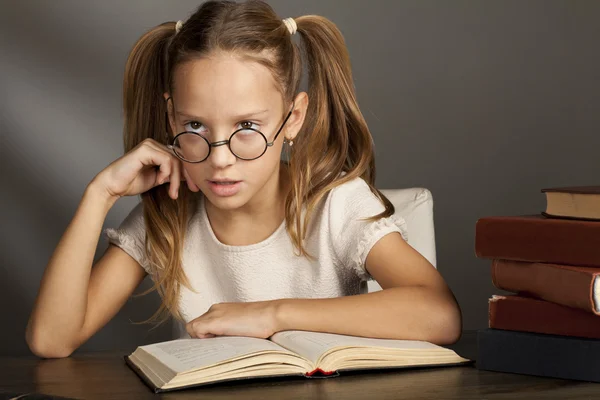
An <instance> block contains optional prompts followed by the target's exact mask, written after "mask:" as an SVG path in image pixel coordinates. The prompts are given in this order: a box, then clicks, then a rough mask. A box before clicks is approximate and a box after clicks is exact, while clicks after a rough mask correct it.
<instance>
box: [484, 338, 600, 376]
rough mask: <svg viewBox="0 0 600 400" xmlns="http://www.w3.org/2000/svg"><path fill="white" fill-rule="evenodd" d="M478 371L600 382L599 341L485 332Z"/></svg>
mask: <svg viewBox="0 0 600 400" xmlns="http://www.w3.org/2000/svg"><path fill="white" fill-rule="evenodd" d="M477 349H478V355H477V362H476V364H475V366H476V368H477V369H480V370H487V371H498V372H510V373H517V374H526V375H537V376H546V377H552V378H562V379H574V380H581V381H589V382H600V341H599V340H593V339H580V338H570V337H565V336H555V335H543V334H536V333H525V332H511V331H504V330H498V329H484V330H480V331H478V332H477Z"/></svg>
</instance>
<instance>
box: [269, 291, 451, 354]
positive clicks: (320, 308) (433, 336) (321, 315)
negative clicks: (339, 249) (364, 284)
mask: <svg viewBox="0 0 600 400" xmlns="http://www.w3.org/2000/svg"><path fill="white" fill-rule="evenodd" d="M276 303H277V305H276V307H275V308H276V320H277V321H278V322H277V325H278V328H279V329H278V331H282V330H305V331H315V332H330V333H339V334H344V335H352V336H363V337H374V338H385V339H408V340H424V341H427V342H431V343H435V344H439V345H444V344H451V343H454V342H456V341H457V340H458V338H459V337H460V333H461V325H462V321H461V313H460V309H459V307H458V305H457V303H456V301H455V299H454V297H453V296H452V294H451V293H450V291H449V290H448V291H447V292H445V293H440V291H439V290H435V289H432V288H428V287H421V286H415V287H397V288H389V289H385V290H381V291H378V292H373V293H367V294H361V295H355V296H344V297H338V298H330V299H281V300H276Z"/></svg>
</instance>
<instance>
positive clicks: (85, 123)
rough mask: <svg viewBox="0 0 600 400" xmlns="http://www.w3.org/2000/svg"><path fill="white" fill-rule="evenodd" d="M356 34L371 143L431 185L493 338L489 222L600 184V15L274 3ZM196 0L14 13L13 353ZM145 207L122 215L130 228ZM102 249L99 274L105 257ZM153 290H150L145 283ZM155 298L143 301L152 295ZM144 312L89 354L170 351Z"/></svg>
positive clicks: (567, 4)
mask: <svg viewBox="0 0 600 400" xmlns="http://www.w3.org/2000/svg"><path fill="white" fill-rule="evenodd" d="M271 4H272V5H273V6H274V8H275V10H276V11H277V13H278V14H279V15H280V16H281V17H282V18H284V17H289V16H299V15H303V14H321V15H324V16H326V17H328V18H330V19H331V20H333V21H334V22H335V23H336V24H338V26H339V27H340V29H341V30H342V32H343V34H344V36H345V38H346V41H347V45H348V48H349V51H350V55H351V59H352V67H353V71H354V77H355V84H356V90H357V92H358V99H359V103H360V106H361V109H362V111H363V113H364V115H365V117H366V118H367V122H368V124H369V126H370V128H371V130H372V133H373V136H374V139H375V143H376V152H377V168H378V179H377V186H378V187H379V188H402V187H413V186H422V187H426V188H428V189H430V190H431V192H432V193H433V198H434V202H435V206H434V211H435V229H436V240H437V252H438V253H437V254H438V268H439V270H440V271H441V273H442V275H443V276H444V278H445V279H446V280H447V282H448V283H449V284H450V286H451V288H452V290H453V291H454V293H455V294H456V296H457V298H458V300H459V302H460V305H461V307H462V310H463V313H464V329H465V330H473V329H479V328H483V327H485V326H486V324H487V299H488V297H489V296H490V295H491V294H493V293H498V291H496V290H494V288H493V286H492V284H491V279H490V272H489V262H488V261H485V260H479V259H476V258H475V255H474V228H475V221H476V220H477V219H478V218H479V217H482V216H487V215H510V214H528V213H537V212H539V211H541V210H542V209H543V207H545V200H544V197H543V195H542V194H541V193H540V189H541V188H543V187H551V186H566V185H590V184H599V183H600V182H599V180H600V179H598V173H599V172H600V161H599V160H598V149H600V135H599V132H600V112H599V110H600V77H599V71H600V52H599V51H598V47H597V44H598V42H597V41H598V38H599V37H600V29H599V24H598V21H600V2H599V1H594V0H591V1H494V2H492V1H481V2H480V1H442V0H440V1H368V2H366V1H343V0H338V1H323V0H308V1H306V0H305V1H271ZM197 5H198V1H192V0H190V1H176V2H175V1H147V0H144V1H141V0H137V1H127V2H122V1H96V2H91V1H75V0H73V1H65V0H62V1H18V2H17V1H11V2H8V1H4V2H2V4H1V7H0V9H1V12H0V44H1V58H0V90H2V96H0V116H1V119H0V127H1V128H0V129H1V132H2V145H1V147H0V148H1V151H2V156H1V157H0V160H1V162H2V171H3V178H4V179H3V180H4V182H5V184H4V188H3V191H2V193H3V195H2V204H1V205H2V206H3V207H2V212H3V214H5V215H4V216H3V221H5V223H4V224H3V225H2V242H1V243H2V244H1V246H2V247H1V253H0V254H1V256H2V258H1V260H0V261H1V263H0V266H1V268H2V277H1V279H0V313H1V314H0V316H1V320H2V325H3V326H2V328H1V329H0V354H29V351H28V349H27V347H26V344H25V341H24V330H25V325H26V322H27V318H28V315H29V313H30V311H31V307H32V304H33V301H34V298H35V296H36V293H37V290H38V286H39V282H40V279H41V276H42V272H43V270H44V268H45V265H46V263H47V261H48V259H49V258H50V256H51V254H52V252H53V250H54V248H55V246H56V244H57V243H58V240H59V238H60V237H61V235H62V233H63V232H64V230H65V228H66V227H67V225H68V223H69V222H70V220H71V218H72V217H73V214H74V212H75V210H76V208H77V205H78V203H79V201H80V198H81V195H82V193H83V190H84V189H85V187H86V185H87V184H88V183H89V181H90V180H91V179H92V178H93V177H94V176H95V175H96V174H97V173H98V172H99V171H100V170H102V169H103V168H104V167H105V166H107V165H108V164H109V163H110V162H111V161H112V160H114V159H116V158H118V157H119V156H120V155H121V153H122V144H121V143H122V140H121V132H122V122H123V119H122V111H121V90H122V87H121V84H122V78H123V76H122V74H123V70H124V65H125V61H126V57H127V54H128V52H129V50H130V48H131V46H132V45H133V43H134V42H135V40H136V39H137V38H138V37H139V36H140V35H141V34H142V32H143V31H145V30H146V29H148V28H150V27H152V26H154V25H156V24H159V23H161V22H163V21H175V20H177V19H186V18H187V16H188V15H189V14H190V13H191V12H192V11H193V10H194V9H195V7H196V6H197ZM138 201H139V198H138V197H132V198H126V199H122V200H120V201H119V202H118V203H117V204H116V205H115V206H114V207H113V209H112V210H111V211H110V213H109V215H108V217H107V219H106V222H105V227H108V226H112V227H115V226H117V225H118V224H119V223H120V222H121V220H122V219H123V218H124V217H125V216H126V215H127V213H128V212H129V211H130V210H131V209H132V208H133V206H134V205H135V204H136V203H137V202H138ZM106 246H107V244H106V241H105V240H104V238H102V240H101V241H100V242H99V245H98V249H97V254H96V259H97V258H98V257H99V256H100V255H101V254H102V253H103V252H104V250H105V248H106ZM147 287H149V282H148V279H147V280H146V281H145V282H144V284H143V285H142V288H140V289H145V288H147ZM139 291H140V290H138V293H139ZM158 301H159V298H158V296H157V295H156V293H153V294H152V295H149V296H144V297H141V298H137V299H133V300H130V301H129V302H128V303H127V305H126V306H125V307H124V308H123V309H122V310H121V311H120V312H119V314H118V315H117V316H116V317H115V318H114V319H113V320H112V321H111V322H110V323H109V324H108V325H107V326H106V327H105V328H104V329H102V330H101V331H100V332H99V333H97V334H96V335H95V336H94V337H93V338H92V339H90V340H89V341H88V342H87V343H86V344H85V345H83V346H82V348H81V349H80V350H100V349H108V348H133V347H135V346H136V345H140V344H144V343H148V342H151V341H156V340H167V339H168V338H169V335H170V327H169V326H165V327H163V328H160V329H157V330H154V331H152V332H148V328H149V327H148V326H143V325H142V326H140V325H138V326H135V325H131V324H130V322H129V321H130V320H134V321H140V320H142V319H145V318H147V317H149V316H150V315H151V314H152V312H153V311H154V310H156V308H157V307H158V304H159V303H158Z"/></svg>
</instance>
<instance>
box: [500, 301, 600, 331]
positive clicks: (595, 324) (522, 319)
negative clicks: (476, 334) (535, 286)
mask: <svg viewBox="0 0 600 400" xmlns="http://www.w3.org/2000/svg"><path fill="white" fill-rule="evenodd" d="M489 327H490V328H495V329H504V330H510V331H523V332H536V333H545V334H553V335H564V336H576V337H585V338H593V339H600V317H599V316H597V315H595V314H592V313H590V312H586V311H583V310H580V309H577V308H572V307H566V306H563V305H560V304H556V303H551V302H548V301H544V300H538V299H533V298H527V297H522V296H494V297H492V298H491V299H490V301H489Z"/></svg>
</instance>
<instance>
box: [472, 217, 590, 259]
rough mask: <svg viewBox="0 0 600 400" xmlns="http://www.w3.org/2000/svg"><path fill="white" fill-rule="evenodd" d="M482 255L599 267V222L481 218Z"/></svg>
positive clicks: (477, 239) (478, 244) (478, 248)
mask: <svg viewBox="0 0 600 400" xmlns="http://www.w3.org/2000/svg"><path fill="white" fill-rule="evenodd" d="M475 255H476V256H477V257H479V258H489V259H494V258H502V259H506V260H517V261H530V262H544V263H552V264H563V265H581V266H589V267H600V222H599V221H585V220H574V219H562V218H547V217H544V216H543V215H521V216H497V217H484V218H480V219H479V220H478V221H477V223H476V224H475Z"/></svg>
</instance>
